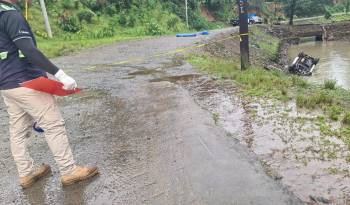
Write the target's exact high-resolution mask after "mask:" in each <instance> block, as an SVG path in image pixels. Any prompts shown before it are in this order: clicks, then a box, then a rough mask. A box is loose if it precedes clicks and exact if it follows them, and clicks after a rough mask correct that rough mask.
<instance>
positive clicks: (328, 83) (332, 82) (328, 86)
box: [324, 80, 337, 90]
mask: <svg viewBox="0 0 350 205" xmlns="http://www.w3.org/2000/svg"><path fill="white" fill-rule="evenodd" d="M336 84H337V81H336V80H326V81H325V82H324V88H325V89H329V90H334V89H335V86H336Z"/></svg>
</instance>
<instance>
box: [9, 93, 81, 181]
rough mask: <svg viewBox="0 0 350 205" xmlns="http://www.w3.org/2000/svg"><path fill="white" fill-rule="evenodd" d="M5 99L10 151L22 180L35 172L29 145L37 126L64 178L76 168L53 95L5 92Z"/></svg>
mask: <svg viewBox="0 0 350 205" xmlns="http://www.w3.org/2000/svg"><path fill="white" fill-rule="evenodd" d="M2 96H3V98H4V102H5V104H6V106H7V107H8V109H7V112H8V114H9V116H10V136H11V151H12V155H13V157H14V160H15V162H16V165H17V169H18V172H19V176H20V177H24V176H27V175H28V174H30V173H31V172H32V171H33V167H34V161H33V159H32V158H31V157H30V156H29V153H28V150H27V147H26V143H27V140H28V138H29V137H30V133H31V130H32V126H33V123H34V122H37V123H38V126H40V127H41V128H43V129H44V130H45V132H44V134H45V138H46V141H47V143H48V145H49V147H50V149H51V151H52V153H53V155H54V159H55V160H56V163H57V164H58V166H59V169H60V172H61V174H62V175H64V174H68V173H69V172H71V171H72V170H73V169H74V168H75V162H74V159H73V154H72V151H71V148H70V146H69V143H68V139H67V136H66V130H65V124H64V120H63V119H62V116H61V114H60V111H59V110H58V107H57V105H56V101H55V99H54V97H53V96H52V95H49V94H45V93H42V92H38V91H35V90H31V89H28V88H15V89H10V90H3V91H2Z"/></svg>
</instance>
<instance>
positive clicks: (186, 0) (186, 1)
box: [185, 0, 189, 28]
mask: <svg viewBox="0 0 350 205" xmlns="http://www.w3.org/2000/svg"><path fill="white" fill-rule="evenodd" d="M185 7H186V25H187V28H189V26H188V0H185Z"/></svg>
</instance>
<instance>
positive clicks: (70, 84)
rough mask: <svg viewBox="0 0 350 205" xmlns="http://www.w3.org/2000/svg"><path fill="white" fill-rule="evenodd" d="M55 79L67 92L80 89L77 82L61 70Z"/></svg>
mask: <svg viewBox="0 0 350 205" xmlns="http://www.w3.org/2000/svg"><path fill="white" fill-rule="evenodd" d="M55 77H56V78H57V79H58V80H59V81H60V82H61V83H62V84H63V89H65V90H74V89H76V88H77V87H78V85H77V82H75V80H74V79H73V78H72V77H70V76H69V75H67V74H66V73H65V72H63V70H59V71H58V72H57V73H56V74H55Z"/></svg>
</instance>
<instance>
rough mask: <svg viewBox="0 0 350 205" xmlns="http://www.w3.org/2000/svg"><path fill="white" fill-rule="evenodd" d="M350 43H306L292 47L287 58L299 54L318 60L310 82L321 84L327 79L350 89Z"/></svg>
mask: <svg viewBox="0 0 350 205" xmlns="http://www.w3.org/2000/svg"><path fill="white" fill-rule="evenodd" d="M349 49H350V42H345V41H329V42H306V43H301V44H299V45H294V46H292V47H291V48H290V50H289V56H290V58H291V59H294V58H295V56H297V55H298V53H299V52H301V51H304V52H305V53H306V54H309V55H311V56H314V57H317V58H320V62H319V64H318V65H317V67H316V71H315V73H314V75H313V76H312V77H310V78H309V80H310V81H311V82H316V83H320V84H322V83H323V82H324V81H325V80H327V79H334V80H336V81H337V84H338V85H339V86H341V87H343V88H345V89H350V50H349Z"/></svg>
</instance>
